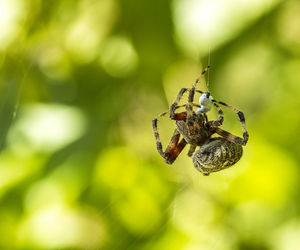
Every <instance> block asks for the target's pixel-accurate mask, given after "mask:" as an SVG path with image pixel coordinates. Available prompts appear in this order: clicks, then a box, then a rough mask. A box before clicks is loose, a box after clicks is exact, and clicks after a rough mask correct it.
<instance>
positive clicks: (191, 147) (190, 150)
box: [187, 145, 197, 157]
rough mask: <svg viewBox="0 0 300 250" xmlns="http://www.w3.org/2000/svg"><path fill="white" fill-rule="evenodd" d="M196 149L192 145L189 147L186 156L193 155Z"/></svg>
mask: <svg viewBox="0 0 300 250" xmlns="http://www.w3.org/2000/svg"><path fill="white" fill-rule="evenodd" d="M196 147H197V146H194V145H191V146H190V149H189V152H188V153H187V155H188V156H189V157H191V156H192V155H193V153H194V152H195V150H196Z"/></svg>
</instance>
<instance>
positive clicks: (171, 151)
mask: <svg viewBox="0 0 300 250" xmlns="http://www.w3.org/2000/svg"><path fill="white" fill-rule="evenodd" d="M153 131H154V135H155V139H156V147H157V151H158V153H159V154H160V155H161V156H162V157H163V158H164V159H165V161H166V163H168V164H172V163H173V162H174V161H175V160H176V158H177V157H178V155H179V154H180V153H181V151H182V150H183V148H184V147H185V145H186V144H187V142H186V141H185V140H184V139H181V141H180V142H179V138H180V133H179V132H178V131H177V129H175V130H174V133H173V136H172V138H171V140H170V142H169V144H168V146H167V148H166V150H165V151H163V149H162V144H161V140H160V136H159V133H158V130H157V119H154V120H153ZM178 142H179V143H178Z"/></svg>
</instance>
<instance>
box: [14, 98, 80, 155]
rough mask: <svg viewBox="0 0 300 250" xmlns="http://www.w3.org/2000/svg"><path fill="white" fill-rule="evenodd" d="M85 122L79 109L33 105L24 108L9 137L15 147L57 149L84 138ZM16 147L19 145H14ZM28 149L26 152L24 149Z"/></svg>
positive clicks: (53, 105) (43, 149) (20, 148)
mask: <svg viewBox="0 0 300 250" xmlns="http://www.w3.org/2000/svg"><path fill="white" fill-rule="evenodd" d="M85 127H86V120H85V117H84V116H83V114H82V113H81V111H80V110H78V109H76V108H72V107H69V106H64V105H61V104H34V105H30V106H28V107H26V108H24V109H23V110H22V111H21V116H20V118H19V120H18V121H17V123H16V124H15V125H14V126H13V128H12V130H11V131H10V134H9V142H10V144H11V145H12V146H13V147H14V146H16V147H18V146H19V147H18V149H19V150H22V147H28V146H29V147H31V148H32V149H33V150H37V151H52V150H57V149H59V148H61V147H63V146H65V145H67V144H68V143H70V142H72V141H74V140H76V139H78V138H79V137H80V136H82V135H83V133H84V131H85ZM14 144H17V145H14ZM25 150H26V149H25Z"/></svg>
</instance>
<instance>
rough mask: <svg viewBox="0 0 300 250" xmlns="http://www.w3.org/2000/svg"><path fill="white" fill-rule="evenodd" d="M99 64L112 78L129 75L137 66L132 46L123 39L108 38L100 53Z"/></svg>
mask: <svg viewBox="0 0 300 250" xmlns="http://www.w3.org/2000/svg"><path fill="white" fill-rule="evenodd" d="M100 64H101V66H102V67H103V68H104V69H105V70H106V72H107V73H109V74H110V75H112V76H115V77H124V76H127V75H129V74H131V73H132V72H133V71H134V70H135V69H136V68H137V64H138V56H137V53H136V51H135V49H134V47H133V44H132V43H131V42H130V41H129V40H128V39H126V38H125V37H111V38H108V39H107V40H106V41H105V42H104V44H103V47H102V49H101V51H100Z"/></svg>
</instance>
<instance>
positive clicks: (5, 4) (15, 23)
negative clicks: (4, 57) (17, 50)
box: [0, 0, 26, 49]
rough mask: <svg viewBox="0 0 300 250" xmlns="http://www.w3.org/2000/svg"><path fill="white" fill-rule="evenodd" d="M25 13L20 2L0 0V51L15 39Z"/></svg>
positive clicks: (20, 0) (22, 3)
mask: <svg viewBox="0 0 300 250" xmlns="http://www.w3.org/2000/svg"><path fill="white" fill-rule="evenodd" d="M24 13H26V11H25V8H24V2H22V0H0V49H5V48H6V47H7V46H8V45H9V44H10V42H11V41H12V40H13V39H14V38H15V36H16V35H17V33H18V30H19V28H20V22H21V19H22V18H23V14H24Z"/></svg>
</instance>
